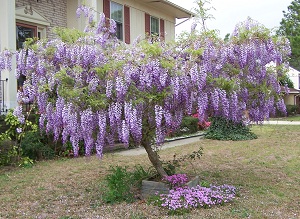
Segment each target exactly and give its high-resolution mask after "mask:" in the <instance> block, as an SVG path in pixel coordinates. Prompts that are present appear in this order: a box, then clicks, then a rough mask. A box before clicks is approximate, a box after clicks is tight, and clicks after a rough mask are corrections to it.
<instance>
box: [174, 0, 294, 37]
mask: <svg viewBox="0 0 300 219" xmlns="http://www.w3.org/2000/svg"><path fill="white" fill-rule="evenodd" d="M169 1H171V2H173V3H175V4H177V5H179V6H181V7H183V8H185V9H188V10H191V11H192V9H193V8H195V7H196V6H197V5H196V4H195V3H194V0H169ZM291 2H292V0H211V4H208V5H207V7H211V6H212V7H214V8H215V10H213V9H212V10H211V11H210V12H209V13H210V14H212V15H213V17H214V18H215V19H211V20H209V21H208V22H207V28H208V29H209V30H213V29H217V30H219V31H220V32H219V34H220V36H221V37H222V38H224V36H225V35H226V34H227V33H230V34H231V33H232V32H233V30H234V27H235V25H236V24H237V23H239V22H242V21H245V20H246V19H247V17H251V18H252V19H253V20H256V21H258V22H259V23H261V24H263V25H264V26H265V27H267V28H269V29H273V28H276V27H277V28H278V27H279V25H280V21H281V19H282V18H283V12H282V11H287V7H288V6H289V5H290V4H291ZM183 20H184V19H183ZM180 21H182V20H178V21H177V23H178V22H180ZM191 24H192V22H191V21H187V22H184V23H183V24H180V25H179V26H177V27H176V30H175V31H176V36H177V35H178V34H179V33H180V32H182V31H190V29H191Z"/></svg>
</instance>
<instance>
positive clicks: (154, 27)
mask: <svg viewBox="0 0 300 219" xmlns="http://www.w3.org/2000/svg"><path fill="white" fill-rule="evenodd" d="M150 26H151V35H155V36H159V19H158V18H156V17H152V16H151V20H150Z"/></svg>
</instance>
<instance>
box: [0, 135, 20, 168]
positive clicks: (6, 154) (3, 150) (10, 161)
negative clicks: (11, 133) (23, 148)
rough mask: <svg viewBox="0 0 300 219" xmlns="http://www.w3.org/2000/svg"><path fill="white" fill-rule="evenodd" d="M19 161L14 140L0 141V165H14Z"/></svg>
mask: <svg viewBox="0 0 300 219" xmlns="http://www.w3.org/2000/svg"><path fill="white" fill-rule="evenodd" d="M18 161H19V153H18V147H17V146H16V142H15V141H12V140H9V139H4V140H1V141H0V166H7V165H15V164H17V163H18Z"/></svg>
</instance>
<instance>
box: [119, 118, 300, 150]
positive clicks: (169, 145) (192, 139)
mask: <svg viewBox="0 0 300 219" xmlns="http://www.w3.org/2000/svg"><path fill="white" fill-rule="evenodd" d="M263 124H265V125H300V121H280V120H272V121H264V123H263ZM201 138H203V135H201V136H196V137H190V138H185V139H180V140H175V141H170V142H166V143H165V144H163V145H162V146H161V147H160V150H164V149H167V148H172V147H177V146H182V145H186V144H191V143H194V142H197V141H199V140H200V139H201ZM115 154H120V155H124V156H136V155H141V154H146V151H145V149H144V148H143V147H139V148H135V149H130V150H124V151H120V152H116V153H115Z"/></svg>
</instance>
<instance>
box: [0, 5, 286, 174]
mask: <svg viewBox="0 0 300 219" xmlns="http://www.w3.org/2000/svg"><path fill="white" fill-rule="evenodd" d="M82 12H84V14H85V16H86V17H88V18H89V21H90V25H89V26H88V27H87V29H86V31H85V33H80V32H78V31H74V30H73V31H71V30H61V29H59V30H57V34H58V37H57V39H55V40H49V41H37V42H36V43H35V44H33V45H27V46H26V48H25V49H23V50H20V51H17V52H14V53H11V52H9V51H4V52H2V53H1V56H0V70H2V69H4V68H9V67H10V60H11V57H13V55H14V56H15V57H16V62H17V70H16V77H20V75H21V74H22V75H24V76H26V81H25V83H24V86H23V91H19V92H18V97H17V98H18V101H19V102H20V103H28V102H36V104H37V106H38V111H39V113H40V127H41V128H43V129H45V130H46V132H47V133H52V134H53V135H54V138H55V140H58V139H60V138H61V139H62V141H63V142H64V143H66V142H68V141H70V142H71V143H72V146H73V151H74V154H75V156H77V155H78V151H79V142H80V141H83V142H84V147H85V154H86V155H87V156H89V155H91V154H92V152H93V150H95V151H96V153H97V155H98V156H99V157H101V156H102V154H103V148H104V147H106V146H113V145H114V143H115V142H116V141H118V142H123V143H124V145H125V146H128V145H129V141H131V140H132V141H134V142H135V143H136V144H137V145H142V146H143V147H144V148H145V150H146V151H147V154H148V157H149V159H150V161H151V163H152V164H153V166H154V167H155V168H156V170H157V172H158V173H159V174H160V175H161V176H164V175H166V172H165V171H164V169H163V167H162V163H161V161H160V160H159V157H158V154H157V151H156V149H155V147H156V146H157V145H160V144H162V143H163V142H164V139H165V136H166V133H167V131H168V130H176V129H177V128H178V127H179V125H180V123H181V120H182V117H183V116H184V115H186V114H190V113H192V111H193V109H197V110H198V112H199V120H202V119H204V118H205V116H207V115H210V116H222V117H225V118H227V119H229V120H233V121H235V122H240V121H241V120H242V115H243V112H244V111H245V110H249V114H250V118H251V119H252V120H253V121H256V122H259V121H262V120H263V119H264V118H265V117H267V118H268V117H269V115H270V114H271V113H274V112H275V108H276V107H277V108H278V109H279V110H281V111H285V107H284V103H283V100H282V99H281V97H280V86H279V84H278V78H279V77H281V76H282V75H284V71H283V69H284V68H285V67H286V63H285V61H286V56H287V55H289V53H290V48H289V45H288V41H287V40H286V39H284V38H272V37H271V36H270V33H269V32H268V30H267V29H265V28H264V27H262V26H260V25H259V24H258V23H256V22H254V21H252V20H250V19H248V20H247V21H245V22H244V23H241V24H239V25H238V26H237V27H236V29H235V30H234V32H233V34H232V36H231V38H230V39H229V40H228V41H227V42H223V41H222V40H220V39H219V38H218V37H217V36H216V35H215V34H214V33H212V32H206V33H202V34H198V33H196V32H195V31H194V32H192V33H191V34H189V35H187V36H186V37H183V38H182V40H180V41H179V42H177V43H165V42H160V41H153V40H151V39H145V40H136V42H135V43H134V44H133V45H126V44H123V43H122V42H120V41H118V40H117V39H116V37H115V36H114V34H115V27H116V24H115V22H114V21H113V20H108V19H106V18H105V17H104V15H103V14H101V15H100V19H99V23H98V24H95V22H94V21H93V17H92V15H91V14H92V13H89V12H90V9H89V8H87V7H85V6H81V7H80V8H79V9H78V10H77V13H78V14H80V13H82ZM270 62H274V63H276V66H277V67H276V69H275V71H274V69H273V70H272V71H271V70H270V69H268V68H267V65H268V63H270ZM21 109H22V107H21V106H19V107H17V108H16V109H15V112H14V114H15V115H16V116H18V117H19V119H20V121H22V122H24V116H23V114H22V110H21Z"/></svg>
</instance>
